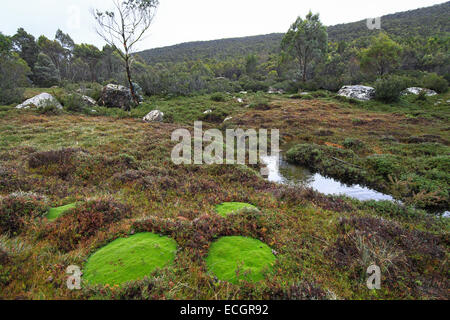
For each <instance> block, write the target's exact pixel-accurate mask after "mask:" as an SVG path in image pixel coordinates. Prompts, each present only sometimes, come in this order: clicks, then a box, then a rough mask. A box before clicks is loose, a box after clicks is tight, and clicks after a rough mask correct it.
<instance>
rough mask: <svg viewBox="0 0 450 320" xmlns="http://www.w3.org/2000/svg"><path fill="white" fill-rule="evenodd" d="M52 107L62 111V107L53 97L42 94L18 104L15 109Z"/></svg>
mask: <svg viewBox="0 0 450 320" xmlns="http://www.w3.org/2000/svg"><path fill="white" fill-rule="evenodd" d="M50 105H53V106H55V107H56V108H58V109H62V108H63V107H62V105H61V104H60V103H59V101H58V100H56V98H55V97H53V96H52V95H51V94H49V93H46V92H43V93H41V94H38V95H37V96H35V97H33V98H31V99H28V100H26V101H25V102H23V103H21V104H19V105H18V106H17V107H16V109H29V108H44V107H47V106H50Z"/></svg>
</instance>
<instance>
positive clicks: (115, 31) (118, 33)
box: [93, 0, 159, 104]
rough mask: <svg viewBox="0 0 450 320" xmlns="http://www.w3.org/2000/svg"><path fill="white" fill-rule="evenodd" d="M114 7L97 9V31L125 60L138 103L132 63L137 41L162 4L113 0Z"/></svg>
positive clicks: (130, 84) (132, 0)
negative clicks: (107, 9)
mask: <svg viewBox="0 0 450 320" xmlns="http://www.w3.org/2000/svg"><path fill="white" fill-rule="evenodd" d="M112 2H113V4H114V9H112V11H99V10H94V11H93V15H94V18H95V20H96V22H97V33H98V34H99V35H100V36H101V37H102V38H103V40H104V41H105V42H106V43H107V44H108V45H110V46H111V47H113V48H114V49H115V50H117V52H118V53H119V55H120V57H121V58H122V60H123V61H124V63H125V70H126V73H127V80H128V84H129V87H130V91H131V95H132V97H133V100H134V102H135V103H136V104H138V103H139V98H138V96H137V94H136V92H135V88H134V85H133V80H132V74H131V73H132V71H131V64H132V59H133V52H134V51H135V49H136V44H137V43H138V42H139V41H141V40H143V39H144V35H145V33H146V32H147V31H148V30H149V29H150V26H151V23H152V21H153V18H154V16H155V13H156V9H157V7H158V5H159V1H158V0H127V1H123V0H112Z"/></svg>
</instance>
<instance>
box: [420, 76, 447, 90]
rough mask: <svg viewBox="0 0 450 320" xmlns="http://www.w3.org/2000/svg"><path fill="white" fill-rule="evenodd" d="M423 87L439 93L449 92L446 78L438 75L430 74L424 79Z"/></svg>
mask: <svg viewBox="0 0 450 320" xmlns="http://www.w3.org/2000/svg"><path fill="white" fill-rule="evenodd" d="M422 85H423V87H424V88H427V89H431V90H434V91H436V92H437V93H445V92H447V90H448V82H447V80H445V78H444V77H441V76H439V75H437V74H436V73H430V74H428V75H426V76H425V77H424V78H423V79H422Z"/></svg>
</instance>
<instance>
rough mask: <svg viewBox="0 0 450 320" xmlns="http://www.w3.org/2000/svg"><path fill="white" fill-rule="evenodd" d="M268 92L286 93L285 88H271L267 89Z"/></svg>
mask: <svg viewBox="0 0 450 320" xmlns="http://www.w3.org/2000/svg"><path fill="white" fill-rule="evenodd" d="M267 93H268V94H284V90H283V89H275V88H272V87H271V88H269V90H268V91H267Z"/></svg>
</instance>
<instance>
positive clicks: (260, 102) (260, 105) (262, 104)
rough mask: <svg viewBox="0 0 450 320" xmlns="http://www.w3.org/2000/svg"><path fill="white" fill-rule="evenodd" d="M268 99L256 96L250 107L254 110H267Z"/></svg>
mask: <svg viewBox="0 0 450 320" xmlns="http://www.w3.org/2000/svg"><path fill="white" fill-rule="evenodd" d="M269 103H270V101H269V100H268V99H266V98H264V97H257V98H256V99H255V101H253V102H252V103H251V104H250V108H251V109H255V110H268V109H270V106H269Z"/></svg>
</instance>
